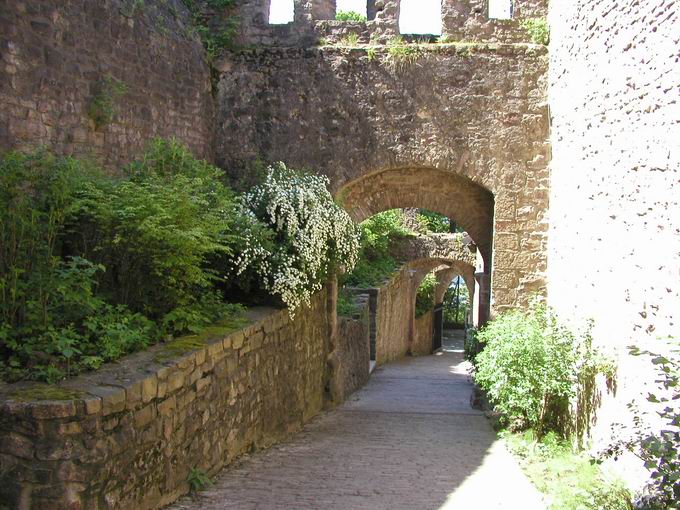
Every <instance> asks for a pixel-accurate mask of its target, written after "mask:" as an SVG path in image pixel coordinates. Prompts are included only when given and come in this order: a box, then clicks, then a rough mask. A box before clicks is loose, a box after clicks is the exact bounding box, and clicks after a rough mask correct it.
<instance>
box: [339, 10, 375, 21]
mask: <svg viewBox="0 0 680 510" xmlns="http://www.w3.org/2000/svg"><path fill="white" fill-rule="evenodd" d="M335 19H336V20H338V21H367V19H368V18H366V16H364V15H363V14H360V13H358V12H356V11H338V12H337V13H336V14H335Z"/></svg>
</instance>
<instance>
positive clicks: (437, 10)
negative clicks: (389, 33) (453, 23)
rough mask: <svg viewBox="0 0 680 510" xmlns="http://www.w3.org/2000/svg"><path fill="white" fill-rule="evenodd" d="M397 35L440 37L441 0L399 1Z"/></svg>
mask: <svg viewBox="0 0 680 510" xmlns="http://www.w3.org/2000/svg"><path fill="white" fill-rule="evenodd" d="M399 33H401V34H427V35H441V33H442V2H441V0H401V12H400V14H399Z"/></svg>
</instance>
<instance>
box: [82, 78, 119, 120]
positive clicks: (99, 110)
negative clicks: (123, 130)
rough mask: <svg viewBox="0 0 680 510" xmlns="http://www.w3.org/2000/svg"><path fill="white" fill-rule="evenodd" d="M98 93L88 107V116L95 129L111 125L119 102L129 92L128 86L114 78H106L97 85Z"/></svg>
mask: <svg viewBox="0 0 680 510" xmlns="http://www.w3.org/2000/svg"><path fill="white" fill-rule="evenodd" d="M96 88H97V90H96V92H95V94H94V96H93V98H92V100H91V101H90V104H89V106H88V107H87V115H88V117H90V119H92V122H94V126H95V129H101V128H102V127H104V126H106V125H107V124H110V123H111V122H112V121H113V119H114V117H115V115H116V113H117V111H118V102H119V101H120V99H121V98H122V97H123V96H124V95H125V93H126V92H127V85H125V84H124V83H123V82H121V81H119V80H116V79H115V78H113V77H112V76H105V77H104V78H103V79H101V80H100V81H99V82H98V83H97V85H96Z"/></svg>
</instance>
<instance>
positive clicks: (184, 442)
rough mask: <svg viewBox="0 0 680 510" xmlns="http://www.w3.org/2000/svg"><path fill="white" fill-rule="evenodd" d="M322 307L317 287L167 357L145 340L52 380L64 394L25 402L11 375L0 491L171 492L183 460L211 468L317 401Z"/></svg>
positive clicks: (145, 496) (0, 434)
mask: <svg viewBox="0 0 680 510" xmlns="http://www.w3.org/2000/svg"><path fill="white" fill-rule="evenodd" d="M331 313H332V315H334V311H332V312H331V311H330V310H329V307H328V299H327V296H326V293H325V292H322V293H320V294H317V296H315V297H314V298H313V301H312V305H311V307H310V308H309V309H306V310H301V311H299V312H298V314H297V315H296V318H295V320H294V321H291V320H290V319H289V318H288V315H287V312H286V311H285V310H283V311H277V312H269V313H268V314H266V316H265V317H264V318H262V319H261V320H259V321H257V322H256V323H254V324H253V325H252V326H250V327H248V328H246V329H245V330H242V331H239V332H237V333H233V334H231V335H228V336H225V337H223V338H219V337H218V338H215V339H213V340H210V341H209V342H207V345H206V347H205V348H202V349H199V350H197V351H192V352H189V353H187V354H185V355H181V356H179V357H174V358H171V359H169V360H168V361H162V360H163V359H165V356H167V354H168V351H167V350H166V348H164V347H163V346H156V347H153V348H152V349H150V350H148V351H145V352H142V353H137V354H134V355H132V356H129V357H128V358H126V359H125V360H123V361H122V362H120V363H117V364H112V365H109V366H106V367H104V368H102V369H101V370H99V371H96V372H93V373H91V374H85V375H82V376H80V377H78V378H75V379H72V380H70V381H68V382H66V383H62V384H60V385H59V386H58V387H57V388H58V390H57V391H66V390H70V391H74V392H76V393H75V394H74V395H72V397H71V398H72V399H71V400H62V401H41V402H33V401H26V400H27V399H28V398H29V397H27V395H31V394H34V393H27V388H26V387H24V386H23V385H21V384H19V385H11V386H5V387H3V388H2V398H0V405H1V410H2V412H1V413H0V501H2V502H3V503H4V504H5V505H8V506H9V507H10V508H16V509H19V510H24V509H29V508H51V509H62V508H63V509H66V508H68V509H78V508H83V509H85V508H87V509H94V508H110V509H134V510H140V509H147V508H158V507H160V506H162V505H164V504H167V503H168V502H170V501H173V500H174V499H176V498H177V497H178V496H180V495H181V494H184V493H186V492H187V490H188V485H187V481H186V479H187V475H188V473H189V470H190V469H191V468H199V469H202V470H204V471H205V472H206V473H208V474H210V475H214V474H215V473H216V472H217V471H218V470H219V469H220V468H222V467H223V466H224V465H225V464H228V463H229V462H231V461H232V460H233V459H235V458H236V457H238V456H239V455H241V454H243V453H245V452H248V451H251V450H253V449H257V448H260V447H263V446H267V445H269V444H271V443H272V442H274V441H276V440H278V439H281V438H283V437H285V436H286V435H287V434H289V433H291V432H293V431H295V430H297V429H299V428H300V427H301V426H302V424H303V423H305V422H306V421H307V420H309V419H310V418H311V417H312V416H314V415H315V414H316V413H318V412H319V411H320V410H321V409H322V406H323V404H324V394H325V389H324V388H325V377H326V362H327V357H328V348H329V344H328V341H329V338H330V331H329V329H330V322H329V317H330V314H331ZM350 329H351V328H350ZM345 331H347V328H345ZM358 357H359V356H358V355H357V358H358ZM358 379H359V377H358V376H357V377H355V380H358ZM51 391H52V392H54V391H55V390H51ZM33 392H35V389H34V390H33ZM30 398H35V397H30ZM53 398H54V397H53ZM60 398H64V397H60Z"/></svg>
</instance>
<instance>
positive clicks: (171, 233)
mask: <svg viewBox="0 0 680 510" xmlns="http://www.w3.org/2000/svg"><path fill="white" fill-rule="evenodd" d="M128 174H129V175H128V178H126V179H112V178H109V177H106V176H104V175H103V174H102V172H100V171H98V170H97V169H95V168H93V167H91V166H88V165H87V164H85V163H82V162H79V161H76V160H73V159H70V158H56V157H54V156H51V155H49V154H46V153H37V154H33V155H27V156H26V155H20V154H16V153H9V154H6V155H4V156H3V157H2V158H1V159H0V227H1V228H0V241H1V242H0V375H1V376H2V378H3V379H6V380H17V379H26V378H27V379H36V380H43V381H48V382H54V381H56V380H59V379H61V378H63V377H65V376H68V375H71V374H74V373H77V372H79V371H81V370H85V369H92V368H97V367H99V366H100V365H101V364H102V363H104V362H107V361H111V360H115V359H117V358H119V357H121V356H123V355H125V354H127V353H129V352H132V351H134V350H138V349H141V348H144V347H145V346H147V345H149V344H150V343H153V342H155V341H156V340H157V339H158V338H159V337H160V336H161V334H162V333H170V334H176V333H182V332H186V331H196V330H198V329H200V328H202V327H205V326H206V325H208V324H210V323H212V322H213V321H215V320H216V319H218V318H220V317H222V316H223V314H224V307H225V305H224V303H223V302H222V298H221V296H219V295H218V294H217V293H216V283H217V279H218V277H217V275H216V273H215V270H214V269H213V263H214V262H215V260H217V259H218V258H219V257H225V256H230V255H231V254H232V253H233V250H234V247H235V245H236V244H238V243H239V242H240V240H241V238H240V237H238V236H236V235H235V234H234V231H235V225H236V224H237V223H238V222H239V221H240V219H239V213H238V212H237V211H236V209H235V205H234V204H235V202H234V198H233V195H232V193H231V191H230V190H229V189H228V188H226V187H225V186H224V185H223V184H222V183H221V181H220V179H219V177H220V175H221V174H220V171H219V170H218V169H216V168H214V167H212V166H210V165H208V164H207V163H205V162H202V161H197V160H196V159H194V158H193V157H192V156H191V155H190V154H189V153H188V152H187V151H186V149H185V148H183V147H182V146H180V145H179V144H178V143H177V142H174V141H162V140H157V141H155V142H154V143H153V144H152V145H151V147H150V149H149V151H148V152H147V154H146V155H145V157H144V159H143V160H142V161H140V162H138V163H135V164H133V165H131V166H130V168H129V169H128Z"/></svg>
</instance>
